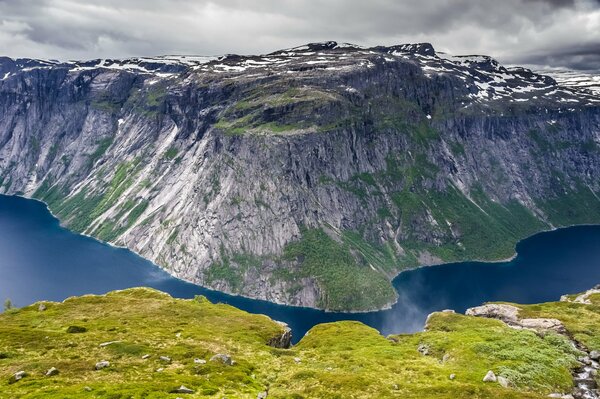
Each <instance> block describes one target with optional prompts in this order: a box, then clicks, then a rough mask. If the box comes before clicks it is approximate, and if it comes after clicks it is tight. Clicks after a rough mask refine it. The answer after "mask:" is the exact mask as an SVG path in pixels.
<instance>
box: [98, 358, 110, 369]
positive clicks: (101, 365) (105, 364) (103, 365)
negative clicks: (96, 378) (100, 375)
mask: <svg viewBox="0 0 600 399" xmlns="http://www.w3.org/2000/svg"><path fill="white" fill-rule="evenodd" d="M108 366H110V362H108V361H107V360H102V361H100V362H98V363H96V367H95V368H96V370H102V369H103V368H106V367H108Z"/></svg>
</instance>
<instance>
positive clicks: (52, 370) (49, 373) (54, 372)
mask: <svg viewBox="0 0 600 399" xmlns="http://www.w3.org/2000/svg"><path fill="white" fill-rule="evenodd" d="M57 374H58V369H57V368H56V367H50V369H49V370H48V371H46V377H52V376H53V375H57Z"/></svg>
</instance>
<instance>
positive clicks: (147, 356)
mask: <svg viewBox="0 0 600 399" xmlns="http://www.w3.org/2000/svg"><path fill="white" fill-rule="evenodd" d="M149 358H150V355H149V354H145V355H144V356H142V359H144V360H146V359H149Z"/></svg>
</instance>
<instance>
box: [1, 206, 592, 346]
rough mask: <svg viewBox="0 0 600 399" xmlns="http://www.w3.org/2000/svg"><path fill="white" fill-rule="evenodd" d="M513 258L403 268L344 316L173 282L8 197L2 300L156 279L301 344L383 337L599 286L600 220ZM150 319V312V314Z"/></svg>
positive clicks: (532, 241) (548, 237)
mask: <svg viewBox="0 0 600 399" xmlns="http://www.w3.org/2000/svg"><path fill="white" fill-rule="evenodd" d="M517 252H518V256H517V258H516V259H514V260H512V261H510V262H503V263H479V262H464V263H454V264H447V265H442V266H435V267H427V268H421V269H417V270H413V271H408V272H404V273H401V274H400V275H399V276H398V277H397V278H396V279H395V280H394V286H395V287H396V289H397V290H398V292H399V293H400V300H399V301H398V303H397V304H396V305H394V307H393V308H392V309H390V310H385V311H380V312H372V313H362V314H345V313H330V312H321V311H317V310H313V309H306V308H298V307H289V306H280V305H275V304H272V303H268V302H263V301H256V300H251V299H246V298H241V297H234V296H230V295H226V294H223V293H219V292H215V291H211V290H207V289H204V288H201V287H198V286H195V285H193V284H189V283H186V282H184V281H181V280H178V279H175V278H173V277H171V276H169V275H168V274H167V273H165V272H164V271H162V270H161V269H159V268H158V267H156V266H155V265H154V264H152V263H151V262H148V261H147V260H144V259H142V258H140V257H139V256H137V255H135V254H134V253H132V252H130V251H128V250H126V249H119V248H114V247H111V246H109V245H106V244H103V243H101V242H98V241H96V240H94V239H92V238H88V237H84V236H81V235H78V234H74V233H72V232H70V231H68V230H66V229H64V228H62V227H61V226H60V225H59V222H58V220H57V219H55V218H54V217H53V216H52V215H51V214H50V213H49V212H48V210H47V209H46V207H45V205H44V204H42V203H40V202H37V201H33V200H27V199H23V198H19V197H9V196H3V195H0V300H1V301H4V299H6V298H10V299H11V300H12V302H13V303H14V304H15V305H16V306H24V305H28V304H30V303H32V302H35V301H38V300H53V301H62V300H63V299H65V298H66V297H69V296H73V295H82V294H89V293H93V294H103V293H105V292H107V291H111V290H115V289H122V288H128V287H137V286H149V287H154V288H157V289H159V290H162V291H165V292H168V293H169V294H171V295H172V296H174V297H179V298H192V297H194V296H195V295H198V294H201V295H205V296H206V297H208V299H210V300H211V301H213V302H225V303H228V304H231V305H233V306H236V307H238V308H240V309H243V310H246V311H248V312H253V313H263V314H267V315H269V316H270V317H272V318H274V319H276V320H281V321H284V322H286V323H288V324H289V325H290V327H291V328H292V330H293V334H294V338H295V341H297V340H298V339H299V338H301V337H302V336H303V335H304V333H305V332H306V331H308V330H309V329H310V328H311V327H312V326H314V325H315V324H318V323H324V322H331V321H337V320H360V321H362V322H364V323H366V324H368V325H370V326H372V327H374V328H376V329H378V330H379V331H381V332H382V333H383V334H386V335H387V334H390V333H400V332H413V331H418V330H421V329H422V328H423V325H424V322H425V318H426V317H427V315H428V314H429V313H431V312H433V311H435V310H442V309H446V308H450V309H454V310H456V311H458V312H463V311H464V310H465V309H466V308H468V307H471V306H477V305H479V304H481V303H483V302H485V301H498V300H502V301H511V302H520V303H535V302H544V301H552V300H557V299H558V298H560V296H561V295H562V294H565V293H575V292H580V291H583V290H586V289H588V288H590V287H592V286H594V285H596V284H599V283H600V226H581V227H572V228H568V229H561V230H557V231H553V232H548V233H542V234H538V235H536V236H533V237H531V238H528V239H526V240H524V241H522V242H521V243H519V245H518V246H517ZM149 317H151V316H150V315H149Z"/></svg>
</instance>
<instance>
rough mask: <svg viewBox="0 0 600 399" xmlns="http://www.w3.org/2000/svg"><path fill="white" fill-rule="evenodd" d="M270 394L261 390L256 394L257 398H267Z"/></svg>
mask: <svg viewBox="0 0 600 399" xmlns="http://www.w3.org/2000/svg"><path fill="white" fill-rule="evenodd" d="M268 395H269V394H268V393H267V391H262V392H259V393H258V395H256V399H267V396H268Z"/></svg>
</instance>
